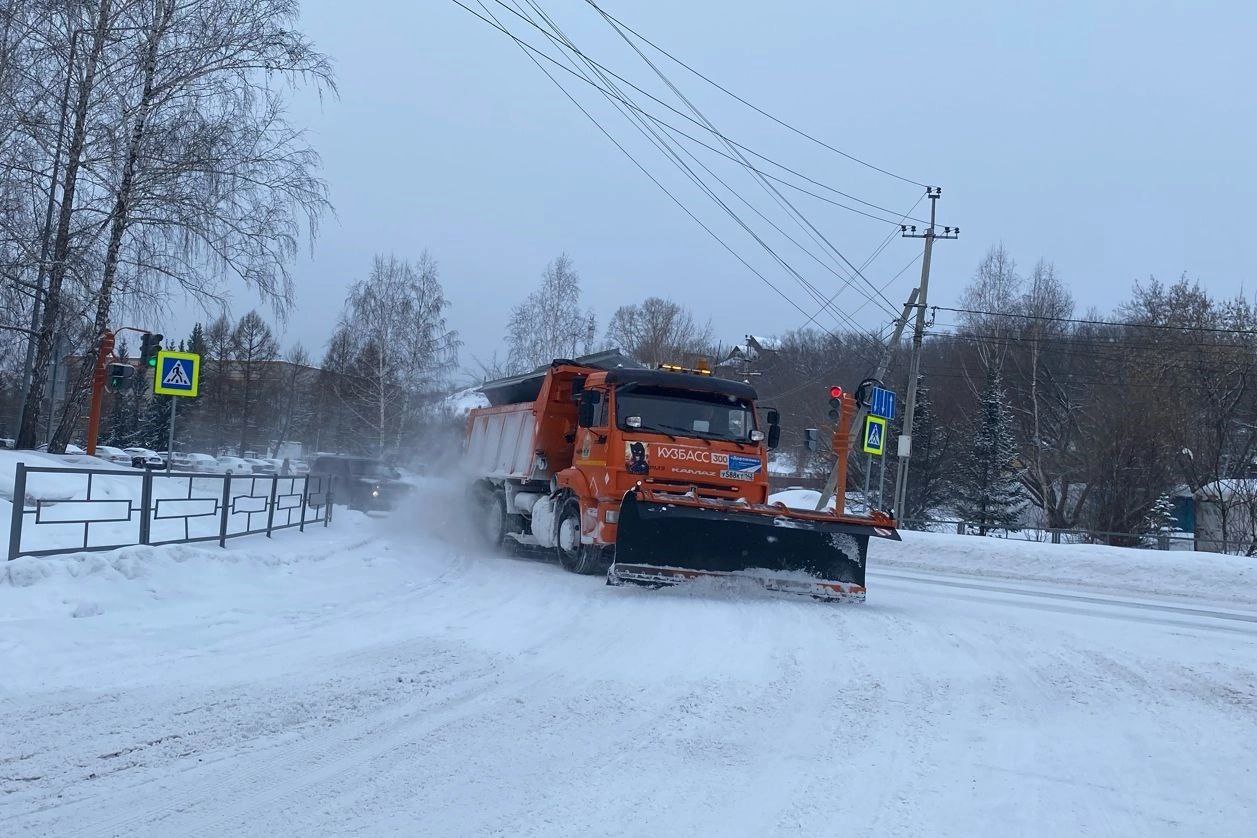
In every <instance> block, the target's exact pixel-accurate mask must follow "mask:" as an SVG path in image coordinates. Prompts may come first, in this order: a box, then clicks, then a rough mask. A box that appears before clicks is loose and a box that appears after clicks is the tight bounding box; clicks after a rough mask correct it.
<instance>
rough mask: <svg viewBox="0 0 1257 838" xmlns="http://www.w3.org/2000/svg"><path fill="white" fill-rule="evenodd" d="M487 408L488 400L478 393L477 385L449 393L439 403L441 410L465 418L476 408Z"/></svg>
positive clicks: (478, 387)
mask: <svg viewBox="0 0 1257 838" xmlns="http://www.w3.org/2000/svg"><path fill="white" fill-rule="evenodd" d="M488 406H489V399H488V397H487V396H485V394H484V393H482V392H480V386H479V385H477V386H475V387H468V388H466V389H465V390H459V391H458V392H456V393H451V394H450V395H448V396H446V397H445V398H444V399H442V400H441V402H440V407H441V410H443V411H446V412H448V413H450V414H452V415H454V416H466V415H467V414H468V413H470V412H471V411H472V410H474V409H476V408H478V407H488Z"/></svg>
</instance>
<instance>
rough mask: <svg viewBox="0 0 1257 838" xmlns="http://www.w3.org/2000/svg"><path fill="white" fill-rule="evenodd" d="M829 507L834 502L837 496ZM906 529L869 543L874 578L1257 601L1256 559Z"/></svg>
mask: <svg viewBox="0 0 1257 838" xmlns="http://www.w3.org/2000/svg"><path fill="white" fill-rule="evenodd" d="M819 497H820V493H819V492H814V491H812V490H810V489H787V490H785V491H782V492H777V493H775V494H772V495H770V496H769V498H768V499H769V501H770V502H774V503H775V502H781V503H784V504H785V505H786V506H789V507H792V508H795V509H809V510H810V509H815V508H816V501H817V499H818V498H819ZM829 508H830V509H832V508H833V504H832V503H831V504H830V507H829ZM899 534H900V536H902V537H903V541H902V542H892V541H885V540H882V539H873V540H872V542H871V543H870V544H869V572H870V574H872V575H873V576H874V577H876V574H877V571H878V569H879V568H903V569H905V570H907V569H911V570H923V571H930V572H934V573H948V574H959V575H965V576H982V577H985V578H996V579H1007V580H1010V581H1017V582H1032V583H1033V582H1046V583H1051V584H1054V585H1059V584H1062V583H1064V584H1068V585H1070V586H1071V587H1079V588H1087V589H1090V590H1093V591H1098V592H1104V593H1114V594H1132V595H1145V596H1157V597H1183V596H1188V597H1197V598H1201V599H1208V600H1211V601H1213V602H1217V603H1242V604H1245V605H1257V559H1250V558H1245V557H1241V556H1228V555H1223V554H1219V553H1194V552H1191V553H1189V552H1183V551H1177V550H1176V551H1160V550H1141V549H1136V548H1131V547H1108V546H1105V545H1101V544H1048V543H1041V542H1037V541H1022V540H1020V539H1011V538H983V537H981V536H976V535H953V534H948V533H929V532H915V531H912V530H900V531H899ZM874 584H875V583H874Z"/></svg>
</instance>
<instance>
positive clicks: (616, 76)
mask: <svg viewBox="0 0 1257 838" xmlns="http://www.w3.org/2000/svg"><path fill="white" fill-rule="evenodd" d="M451 2H453V3H454V4H455V5H457V6H460V7H462V8H463V9H466V10H467V11H468V12H470V13H471V14H472V15H473V16H475V17H477V18H479V19H480V20H481V21H483V22H485V23H487V24H489V25H490V26H492V27H493V28H495V29H497V30H498V31H500V32H502V33H503V34H504V35H506V36H507V37H509V38H511V39H512V40H514V41H516V42H517V43H519V44H521V45H522V46H524V48H526V49H528V50H529V51H531V52H534V53H536V54H537V55H539V56H540V57H542V58H544V59H545V60H546V61H549V62H550V63H552V64H554V65H555V66H556V67H559V68H560V69H562V70H563V71H564V72H566V73H569V74H571V75H574V76H576V77H577V78H580V79H581V80H582V81H585V82H586V83H589V84H593V85H594V86H595V87H596V86H597V84H596V83H594V82H592V81H590V80H589V79H588V78H584V77H582V76H580V75H579V74H577V73H575V72H574V71H572V70H571V69H570V68H568V67H564V66H563V65H562V64H559V63H558V62H557V61H555V60H554V59H553V58H552V57H550V56H549V55H547V54H546V53H544V52H542V51H541V50H539V49H537V48H536V47H534V46H533V45H532V44H529V43H528V42H527V41H524V40H523V39H521V38H519V37H518V36H516V35H515V34H514V33H512V32H511V31H510V30H509V29H507V28H506V27H505V26H504V25H503V24H502V23H501V22H500V21H498V20H497V18H496V17H495V18H494V19H493V22H490V21H489V20H488V19H486V18H485V17H483V16H481V15H479V14H477V13H476V12H475V11H474V10H472V9H471V8H469V7H468V6H466V5H464V4H463V3H462V2H461V0H451ZM492 2H494V3H496V4H497V5H499V6H501V7H502V8H503V9H505V10H506V11H507V12H509V13H511V14H512V15H514V16H515V17H517V18H519V19H520V20H522V21H524V22H525V23H527V24H528V25H529V26H531V27H532V28H534V29H536V30H537V31H538V32H540V33H541V34H542V35H544V36H545V37H546V38H548V39H549V40H551V41H553V42H554V43H555V44H557V45H559V46H560V47H561V48H562V49H565V50H571V51H572V52H575V53H576V54H577V55H579V56H580V57H581V58H582V59H583V60H585V61H587V62H588V63H590V64H592V65H593V66H595V67H597V68H598V69H599V70H601V71H603V72H604V73H606V74H607V75H609V76H611V77H612V78H614V79H616V80H617V81H619V82H622V83H623V84H626V85H628V86H629V87H631V88H633V90H635V91H637V92H638V93H640V94H641V95H643V96H645V97H646V98H648V99H650V100H651V101H652V102H655V103H656V104H658V105H660V106H662V107H664V108H666V109H667V110H669V111H671V112H672V113H674V114H676V115H677V116H679V117H681V118H682V119H684V120H686V121H687V122H690V123H693V124H694V125H695V126H697V127H699V128H701V129H703V130H704V131H706V132H708V133H710V134H712V135H714V136H716V137H718V138H720V139H722V140H725V141H727V142H729V143H730V144H732V145H734V146H736V147H737V148H739V149H741V150H742V151H744V152H746V153H747V154H750V155H751V156H753V157H756V158H758V159H760V160H763V161H764V162H766V163H771V164H772V165H774V166H776V167H777V168H779V169H781V170H783V171H786V172H789V173H791V174H793V175H795V176H797V177H801V178H803V179H804V180H806V181H808V182H809V183H812V184H814V185H816V186H819V187H821V188H823V189H826V190H828V191H830V192H833V193H834V194H837V195H842V196H843V197H844V198H847V199H849V200H852V201H855V202H857V203H860V204H863V205H864V206H867V207H870V208H872V209H875V210H878V211H879V212H884V213H886V214H888V215H894V214H895V211H894V210H891V209H888V208H886V207H882V206H879V205H877V204H874V203H872V202H870V201H866V200H864V199H863V198H857V197H856V196H854V195H851V194H849V193H847V192H843V191H842V190H840V189H836V188H834V187H832V186H828V185H826V184H824V183H821V182H820V181H817V180H813V179H812V178H810V177H808V176H807V175H805V174H803V173H802V172H798V171H796V170H794V169H792V168H790V167H789V166H786V165H785V164H784V163H779V162H777V161H776V160H774V159H772V158H771V157H767V156H765V155H763V154H760V153H759V152H757V151H755V150H754V149H752V148H749V147H748V146H745V145H743V144H741V143H739V142H738V141H737V140H733V139H731V138H729V137H726V136H724V135H723V134H720V133H719V132H718V131H716V130H715V129H713V128H710V127H708V126H706V125H704V124H703V123H702V122H700V121H699V120H697V119H695V118H694V117H692V116H690V115H689V114H686V113H684V112H683V111H681V110H679V109H677V108H676V107H674V106H672V105H670V104H668V103H667V102H665V101H663V100H662V99H660V98H659V97H657V96H655V95H654V94H652V93H650V92H649V91H647V90H645V89H643V88H641V87H640V86H638V85H637V84H635V83H634V82H632V81H630V80H629V79H626V78H625V77H624V76H621V75H620V74H619V73H617V72H615V71H614V70H612V69H610V68H609V67H607V66H606V65H604V64H601V63H599V62H598V61H595V60H594V59H592V58H590V57H589V56H587V55H585V54H584V53H582V52H580V50H578V49H576V48H575V47H574V46H570V45H566V44H564V43H563V42H562V40H561V39H560V38H558V37H556V36H555V35H554V34H553V33H551V32H548V31H547V30H546V29H545V28H543V27H541V26H539V25H538V24H537V23H536V22H535V21H533V20H532V19H531V18H529V17H527V16H525V15H523V14H521V13H520V12H519V11H517V10H515V9H512V8H511V7H510V6H508V5H506V3H505V2H503V0H492ZM481 5H482V8H483V4H481ZM485 13H486V14H488V13H489V11H488V9H485ZM604 92H605V91H604ZM625 103H626V104H627V105H628V106H629V107H632V108H633V109H634V110H639V111H641V112H642V113H643V114H645V115H646V116H647V117H648V118H649V119H651V120H654V121H656V122H659V123H660V124H661V125H665V126H667V127H668V128H669V129H670V130H673V131H676V132H677V133H681V134H683V135H685V136H687V137H688V136H689V135H688V134H685V132H683V131H681V130H680V129H678V128H676V127H675V126H672V125H669V124H668V123H666V122H664V121H663V120H661V119H660V118H659V117H657V116H655V115H654V114H651V113H649V112H648V111H644V110H642V109H641V107H640V106H638V105H636V104H634V103H632V102H628V101H626V102H625ZM691 139H693V138H692V137H691ZM695 142H701V141H699V140H695ZM707 147H708V148H711V147H710V146H707ZM712 150H713V151H716V149H712ZM717 153H719V152H717ZM770 177H771V176H770ZM782 182H783V183H786V185H787V186H792V187H793V188H795V189H799V187H798V186H794V185H793V184H790V183H788V182H785V181H782ZM909 183H915V181H909ZM801 191H806V190H801ZM809 194H811V193H809ZM817 197H819V196H817ZM822 200H824V199H822ZM831 203H834V205H835V206H839V207H842V208H843V209H846V210H848V211H850V212H855V213H859V214H861V215H868V214H867V213H864V212H862V211H861V210H857V209H855V208H853V207H848V206H846V205H845V204H839V203H836V202H831ZM868 217H870V218H873V217H874V216H868ZM877 220H878V221H882V222H886V221H887V219H885V218H877ZM909 220H911V221H916V222H918V223H921V224H924V223H925V222H924V221H923V220H922V219H919V218H912V219H909Z"/></svg>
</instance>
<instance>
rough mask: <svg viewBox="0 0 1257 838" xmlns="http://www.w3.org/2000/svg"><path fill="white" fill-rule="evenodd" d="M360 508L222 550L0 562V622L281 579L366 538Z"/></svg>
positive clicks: (87, 612) (218, 593)
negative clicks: (330, 521)
mask: <svg viewBox="0 0 1257 838" xmlns="http://www.w3.org/2000/svg"><path fill="white" fill-rule="evenodd" d="M370 526H371V523H370V521H369V519H368V518H367V516H365V515H363V514H362V513H360V512H352V513H351V512H346V513H345V514H344V515H343V516H342V515H341V510H337V520H336V524H335V528H334V529H333V528H327V529H324V528H323V527H322V526H313V527H310V528H307V530H306V532H305V533H299V532H297V531H295V530H284V531H281V532H278V533H276V534H275V536H274V538H272V539H267V538H266V537H265V536H262V535H256V536H247V537H245V538H242V539H237V540H235V541H229V542H228V543H227V544H228V546H227V548H226V549H224V548H221V547H219V546H218V545H217V544H213V543H212V542H211V543H209V544H205V543H201V544H168V545H164V546H159V547H148V546H140V545H135V546H131V547H122V548H119V549H117V550H109V551H103V552H81V553H70V554H67V555H63V556H46V557H43V558H37V557H33V556H22V557H19V558H17V559H14V560H13V561H11V562H0V622H5V621H10V620H21V619H30V618H35V617H48V616H56V615H62V616H65V617H88V616H98V615H100V614H102V613H107V612H115V611H119V610H122V611H132V610H136V609H144V608H147V607H150V606H152V605H155V604H161V603H165V604H174V603H180V602H182V603H187V602H193V601H197V600H202V599H206V598H208V597H219V598H221V597H223V596H225V595H228V594H230V592H231V591H232V589H236V588H239V589H250V590H251V591H252V592H255V591H256V589H257V588H258V586H259V584H262V583H264V582H265V581H266V579H267V578H270V577H276V576H278V577H280V578H286V577H288V575H289V573H288V567H289V566H290V565H294V564H308V563H312V562H321V561H324V560H326V559H329V558H332V557H335V556H338V555H339V554H341V553H342V552H344V551H345V550H347V549H348V548H351V547H355V546H357V545H360V544H362V543H364V542H365V541H366V540H368V538H369V535H368V534H366V529H365V528H369V527H370Z"/></svg>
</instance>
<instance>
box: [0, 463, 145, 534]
mask: <svg viewBox="0 0 1257 838" xmlns="http://www.w3.org/2000/svg"><path fill="white" fill-rule="evenodd" d="M18 463H26V465H27V467H28V468H90V469H101V470H107V471H117V472H118V473H119V476H118V477H101V476H96V477H94V478H93V483H92V498H93V499H95V500H126V499H127V498H136V499H138V498H139V491H140V481H139V480H137V479H135V477H134V475H137V474H139V473H140V472H138V471H135V470H133V469H128V468H122V467H117V466H113V465H110V464H109V463H106V462H105V461H104V460H99V459H97V458H95V457H88V456H87V455H85V454H84V455H80V454H68V455H64V456H58V455H56V454H42V453H39V452H36V451H0V498H4V499H5V500H12V499H13V481H14V479H15V475H16V474H17V464H18ZM128 475H130V477H128ZM26 497H27V499H28V500H35V499H40V500H49V501H52V500H82V499H84V498H86V497H87V478H86V477H85V476H84V475H82V474H28V475H27V479H26ZM6 523H7V522H6Z"/></svg>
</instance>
